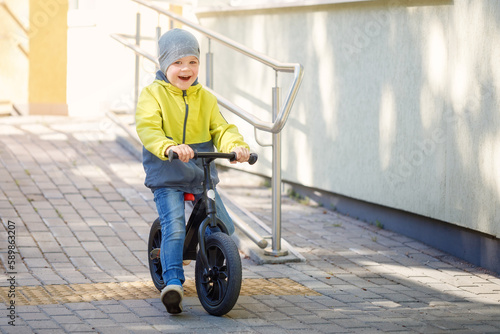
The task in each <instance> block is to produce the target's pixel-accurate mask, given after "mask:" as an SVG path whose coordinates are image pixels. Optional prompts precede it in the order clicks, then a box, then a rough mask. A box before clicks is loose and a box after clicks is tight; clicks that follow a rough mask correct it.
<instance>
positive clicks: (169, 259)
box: [154, 188, 234, 284]
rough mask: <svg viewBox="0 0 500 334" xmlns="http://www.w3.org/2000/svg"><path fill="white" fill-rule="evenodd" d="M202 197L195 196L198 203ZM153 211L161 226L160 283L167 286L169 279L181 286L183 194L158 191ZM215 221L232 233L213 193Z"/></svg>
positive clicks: (182, 274)
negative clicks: (217, 219) (161, 273)
mask: <svg viewBox="0 0 500 334" xmlns="http://www.w3.org/2000/svg"><path fill="white" fill-rule="evenodd" d="M200 197H201V194H198V195H196V199H199V198H200ZM154 200H155V203H156V210H157V211H158V215H159V217H160V224H161V236H162V238H161V246H160V249H161V250H160V261H161V267H162V268H163V282H165V284H168V282H169V281H170V280H172V279H178V280H180V281H181V282H182V283H184V281H185V278H184V269H183V268H182V260H183V254H182V253H183V247H184V238H185V236H186V220H185V217H184V192H182V191H180V190H176V189H172V188H158V189H156V190H155V191H154ZM215 203H216V208H217V218H219V219H220V220H221V221H222V222H223V223H224V225H225V226H226V228H227V229H228V232H229V234H230V235H231V234H233V233H234V225H233V221H232V220H231V218H230V217H229V214H228V213H227V211H226V208H225V207H224V204H223V203H222V200H221V198H220V196H219V194H218V193H217V191H215Z"/></svg>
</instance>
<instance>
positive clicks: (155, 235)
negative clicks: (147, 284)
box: [148, 218, 165, 291]
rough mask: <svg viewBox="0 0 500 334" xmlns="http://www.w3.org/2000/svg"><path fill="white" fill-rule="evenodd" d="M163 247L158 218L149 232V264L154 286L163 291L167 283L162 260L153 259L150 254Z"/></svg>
mask: <svg viewBox="0 0 500 334" xmlns="http://www.w3.org/2000/svg"><path fill="white" fill-rule="evenodd" d="M160 245H161V225H160V219H159V218H157V219H156V220H155V221H154V223H153V225H151V229H150V230H149V240H148V263H149V273H150V274H151V279H152V280H153V284H154V285H155V287H156V288H157V289H158V290H159V291H161V290H162V289H163V288H164V287H165V283H164V282H163V276H162V272H163V269H162V267H161V261H160V259H159V258H158V259H153V260H152V259H151V257H150V256H149V254H150V253H151V251H152V250H153V249H155V248H160Z"/></svg>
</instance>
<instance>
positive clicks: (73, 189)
mask: <svg viewBox="0 0 500 334" xmlns="http://www.w3.org/2000/svg"><path fill="white" fill-rule="evenodd" d="M118 136H124V132H123V130H121V129H120V128H119V127H117V126H116V125H115V124H114V123H112V122H111V121H110V120H109V119H106V118H104V119H97V120H86V119H72V118H65V117H9V118H1V119H0V218H1V222H2V224H1V228H0V234H2V237H0V260H1V263H2V274H1V275H2V277H3V278H1V280H0V288H1V289H3V290H0V296H1V298H0V301H1V302H2V303H3V305H2V307H1V309H0V331H1V332H2V333H95V332H98V333H159V332H161V333H450V332H453V333H500V278H499V276H498V275H496V274H493V273H490V272H487V271H485V270H483V269H481V268H477V267H474V266H472V265H470V264H468V263H465V262H463V261H460V260H458V259H456V258H453V257H451V256H449V255H447V254H445V253H443V252H440V251H438V250H436V249H433V248H430V247H427V246H426V245H424V244H422V243H419V242H416V241H415V240H412V239H410V238H407V237H405V236H402V235H398V234H396V233H393V232H391V231H387V230H384V229H380V228H378V227H376V226H373V225H368V224H366V223H364V222H360V221H358V220H356V219H353V218H351V217H346V216H342V215H339V214H337V213H335V212H333V211H330V210H328V208H322V207H317V206H314V205H312V204H309V205H307V204H301V203H298V202H296V201H294V200H292V199H290V198H288V197H286V196H285V197H284V198H283V208H282V216H283V219H282V220H283V230H282V236H283V238H284V239H285V240H286V241H287V242H288V243H290V244H291V245H292V246H293V247H294V249H295V250H296V251H298V252H300V254H301V255H302V256H303V257H305V259H306V261H305V262H294V263H286V264H264V265H257V264H256V263H255V262H253V261H252V260H251V259H250V258H249V257H246V256H244V255H242V257H243V266H244V272H243V278H244V280H245V281H246V282H271V281H272V280H275V279H278V280H279V279H288V280H289V281H291V282H292V285H294V284H295V285H296V286H297V287H300V288H301V289H298V290H296V291H298V292H296V293H293V292H292V293H290V294H286V295H284V294H280V293H278V292H279V290H280V289H279V284H277V285H276V286H277V287H274V288H270V289H268V291H267V292H259V291H257V290H256V291H255V292H254V293H251V292H250V293H245V294H242V295H241V296H240V299H239V300H238V303H237V304H236V306H235V308H234V309H233V310H232V311H231V312H230V313H228V314H227V315H226V316H224V317H213V316H210V315H208V314H207V313H206V312H205V311H204V310H203V308H202V307H201V305H200V303H199V301H198V299H197V298H196V297H195V296H192V295H190V296H188V297H187V298H185V302H184V309H185V312H184V313H183V314H182V315H180V316H170V315H168V313H166V311H165V309H164V307H163V306H162V305H161V303H160V302H159V300H158V298H157V297H154V294H153V295H151V294H147V295H146V293H144V295H141V292H140V291H141V290H138V291H139V293H137V294H136V297H134V296H132V297H130V296H124V295H125V294H126V293H127V292H131V291H132V290H131V289H128V290H130V291H124V290H127V288H121V291H122V293H121V294H119V293H117V294H116V295H112V293H115V292H116V291H120V289H119V288H116V287H120V286H129V287H130V286H146V285H148V284H150V277H149V271H148V267H147V255H146V253H147V251H146V248H147V237H148V232H149V226H150V224H151V222H152V221H153V220H154V219H155V218H156V213H155V207H154V202H153V201H152V195H151V193H150V191H149V190H148V189H146V188H145V187H144V186H143V179H144V172H143V170H142V166H141V164H140V162H139V161H138V160H137V159H136V158H135V157H134V155H133V154H131V153H130V152H129V151H127V150H126V149H124V148H123V147H122V146H121V145H120V144H119V143H118V142H117V137H118ZM221 178H222V180H223V182H222V184H221V188H222V189H224V191H225V192H226V193H227V194H229V196H231V198H232V199H233V200H235V201H236V202H237V203H240V204H243V205H244V207H245V208H246V209H247V210H249V211H251V212H252V213H253V214H254V215H256V216H258V217H259V218H260V219H261V220H262V221H263V222H265V223H267V224H270V217H271V212H270V210H271V205H270V202H271V200H270V196H271V195H270V189H269V188H267V187H265V186H264V185H263V182H261V181H260V179H259V178H257V177H255V176H248V175H246V174H243V173H241V172H236V171H226V172H223V173H222V175H221ZM229 181H230V182H229ZM9 227H10V228H11V230H12V229H14V230H15V233H16V234H15V242H16V245H17V251H18V254H16V255H15V261H16V262H15V264H14V266H13V267H12V268H9V265H8V263H9V262H8V261H9V257H8V246H9V240H11V239H8V235H9V234H8V230H9ZM12 272H15V274H11V273H12ZM186 275H187V277H189V278H193V277H194V266H193V263H192V264H191V265H189V266H187V267H186ZM11 276H15V293H16V296H15V297H9V296H8V292H9V289H10V282H9V280H8V279H9V278H10V277H11ZM252 280H253V281H252ZM259 280H260V281H259ZM283 282H284V281H283ZM248 284H250V283H248ZM258 284H260V283H258ZM75 287H78V289H77V288H75ZM85 289H86V290H85ZM116 289H118V290H116ZM77 290H78V291H77ZM283 290H284V289H283ZM1 291H3V293H2V292H1ZM43 291H45V292H43ZM294 291H295V290H294ZM307 291H311V292H313V293H306V292H307ZM106 293H108V297H107V298H103V297H102V296H103V295H106ZM47 294H48V295H50V296H52V297H53V299H54V300H56V301H53V302H52V301H50V303H48V302H47V300H48V298H49V297H47ZM61 294H65V295H64V298H60V299H57V298H55V297H57V296H59V295H61ZM100 296H101V297H100ZM110 296H112V297H110ZM71 298H73V299H71ZM11 302H15V303H16V304H15V312H14V314H15V318H14V320H15V325H16V326H15V327H14V326H11V325H9V323H8V322H9V321H11V320H12V319H10V318H9V317H8V316H9V314H11V313H12V312H11V311H10V310H9V309H7V307H8V306H9V305H10V303H11Z"/></svg>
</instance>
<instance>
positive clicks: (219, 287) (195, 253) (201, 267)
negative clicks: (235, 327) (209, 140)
mask: <svg viewBox="0 0 500 334" xmlns="http://www.w3.org/2000/svg"><path fill="white" fill-rule="evenodd" d="M176 156H177V154H176V153H175V152H173V151H169V154H168V159H169V160H170V161H172V160H173V159H176V158H177V157H176ZM220 158H222V159H229V160H231V161H233V160H236V154H235V153H234V152H231V153H219V152H195V156H194V159H202V161H203V172H204V182H203V194H202V196H201V198H200V199H199V200H198V201H196V203H195V204H194V207H193V211H192V212H191V215H190V216H189V220H187V225H186V237H185V240H184V249H183V259H184V260H196V265H195V284H196V292H197V294H198V299H199V300H200V302H201V305H202V306H203V308H204V309H205V310H206V311H207V312H208V313H209V314H212V315H215V316H222V315H224V314H226V313H228V312H229V311H231V309H232V308H233V307H234V305H235V304H236V301H237V300H238V297H239V295H240V289H241V277H242V273H241V259H240V255H239V252H238V247H237V246H236V244H235V243H234V241H233V239H231V237H230V236H229V235H228V231H227V229H226V227H225V225H224V224H223V223H222V222H221V221H220V220H219V219H218V218H217V216H216V206H215V192H214V189H215V185H214V183H213V180H212V178H211V174H210V170H211V168H215V166H211V162H212V161H214V160H215V159H220ZM257 158H258V157H257V154H254V153H252V154H250V159H249V160H248V163H249V164H251V165H253V164H254V163H255V162H256V161H257ZM184 200H185V201H194V195H193V194H184ZM160 245H161V226H160V219H159V218H157V219H156V220H155V221H154V223H153V225H152V226H151V230H150V232H149V241H148V254H149V261H148V262H149V271H150V273H151V278H152V280H153V283H154V285H155V287H156V288H157V289H158V290H160V291H161V290H162V289H163V288H164V287H165V282H163V278H162V272H163V270H162V267H161V261H160Z"/></svg>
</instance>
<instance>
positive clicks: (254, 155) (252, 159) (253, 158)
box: [248, 153, 259, 165]
mask: <svg viewBox="0 0 500 334" xmlns="http://www.w3.org/2000/svg"><path fill="white" fill-rule="evenodd" d="M257 159H259V156H258V155H257V153H250V158H248V164H249V165H253V164H254V163H256V162H257Z"/></svg>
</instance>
